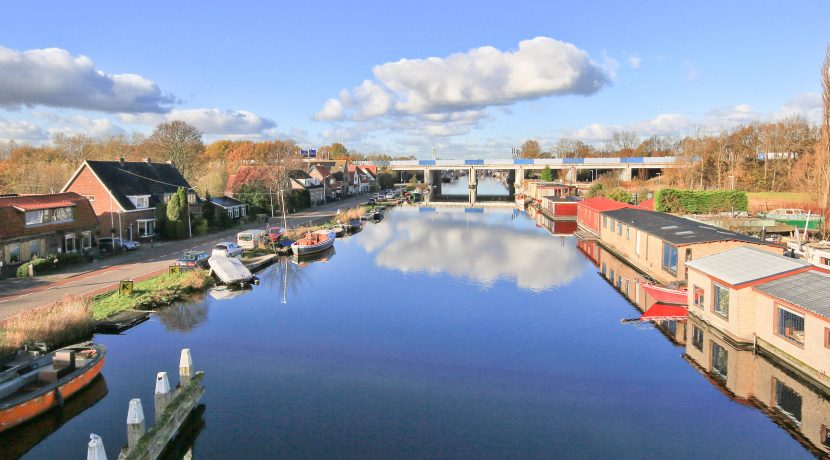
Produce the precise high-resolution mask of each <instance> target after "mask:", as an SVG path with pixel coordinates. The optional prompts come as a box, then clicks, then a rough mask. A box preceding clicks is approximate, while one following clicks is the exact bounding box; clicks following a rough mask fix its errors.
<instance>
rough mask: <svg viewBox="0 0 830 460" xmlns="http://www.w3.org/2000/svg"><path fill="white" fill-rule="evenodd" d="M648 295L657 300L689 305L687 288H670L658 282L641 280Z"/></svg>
mask: <svg viewBox="0 0 830 460" xmlns="http://www.w3.org/2000/svg"><path fill="white" fill-rule="evenodd" d="M640 285H641V286H643V289H645V290H646V292H647V293H648V295H650V296H651V298H652V299H654V300H655V301H657V302H661V303H668V304H674V305H688V304H689V297H688V295H687V293H686V290H685V289H670V288H667V287H663V286H657V285H656V284H649V283H645V282H640Z"/></svg>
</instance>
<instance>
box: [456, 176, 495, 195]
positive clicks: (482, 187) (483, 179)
mask: <svg viewBox="0 0 830 460" xmlns="http://www.w3.org/2000/svg"><path fill="white" fill-rule="evenodd" d="M469 181H470V178H469V177H467V176H461V177H460V178H458V179H456V180H454V181H452V182H449V183H446V182H445V183H442V184H441V194H442V195H448V196H465V197H466V196H468V195H469V193H470V192H469V185H468V184H469ZM477 190H478V194H479V195H481V196H507V195H508V191H507V187H505V186H504V184H503V183H501V182H500V181H499V180H498V179H496V178H494V177H490V176H479V178H478V187H477Z"/></svg>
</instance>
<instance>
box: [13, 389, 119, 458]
mask: <svg viewBox="0 0 830 460" xmlns="http://www.w3.org/2000/svg"><path fill="white" fill-rule="evenodd" d="M106 394H107V382H106V380H104V376H103V375H100V374H99V375H98V377H96V378H95V379H94V380H93V381H92V382H91V383H90V384H89V385H88V386H87V387H86V388H84V389H82V390H80V391H79V392H78V393H76V394H75V395H73V396H72V397H71V398H69V399H67V400H66V401H65V403H64V405H63V407H60V408H55V409H52V410H50V411H49V412H47V413H45V414H43V415H41V416H39V417H37V418H35V419H34V420H31V421H29V422H26V423H24V424H22V425H20V426H17V427H15V428H12V429H11V430H8V431H4V432H3V433H2V434H0V459H7V458H9V459H11V458H20V457H22V456H23V454H25V453H26V452H28V451H29V450H30V449H31V448H33V447H34V446H36V445H38V444H39V443H40V442H41V441H43V439H45V438H46V437H47V436H49V435H51V434H52V433H54V432H55V431H57V430H58V428H60V427H61V426H63V425H64V424H65V423H67V422H68V421H70V420H72V419H73V418H75V417H76V416H78V415H79V414H81V413H82V412H84V411H85V410H87V409H89V408H90V407H92V406H93V405H95V403H97V402H98V401H100V400H101V399H102V398H103V397H104V396H106ZM56 458H57V457H56Z"/></svg>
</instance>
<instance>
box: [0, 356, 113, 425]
mask: <svg viewBox="0 0 830 460" xmlns="http://www.w3.org/2000/svg"><path fill="white" fill-rule="evenodd" d="M106 353H107V352H106V348H104V346H103V345H95V344H80V345H73V346H70V347H65V348H61V349H60V350H57V351H55V352H53V353H49V354H47V355H44V356H41V357H37V358H29V357H25V358H23V359H20V360H16V361H14V362H11V363H6V364H5V365H4V366H3V367H4V368H5V369H3V368H0V369H2V372H0V431H4V430H7V429H9V428H11V427H13V426H15V425H19V424H21V423H23V422H25V421H27V420H29V419H32V418H34V417H37V416H38V415H40V414H42V413H44V412H46V411H48V410H49V409H51V408H53V407H56V406H61V405H63V401H64V400H65V399H68V398H70V397H71V396H72V395H74V394H75V393H77V392H78V391H80V390H81V389H82V388H84V387H86V386H87V385H89V383H90V382H92V380H93V379H94V378H95V377H96V376H97V375H98V374H99V373H100V372H101V368H102V367H103V366H104V357H105V355H106Z"/></svg>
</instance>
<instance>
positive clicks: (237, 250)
mask: <svg viewBox="0 0 830 460" xmlns="http://www.w3.org/2000/svg"><path fill="white" fill-rule="evenodd" d="M210 255H212V256H224V257H237V258H238V257H242V248H241V247H240V246H239V245H238V244H236V243H232V242H230V241H223V242H221V243H216V246H214V247H213V251H211V253H210Z"/></svg>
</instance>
